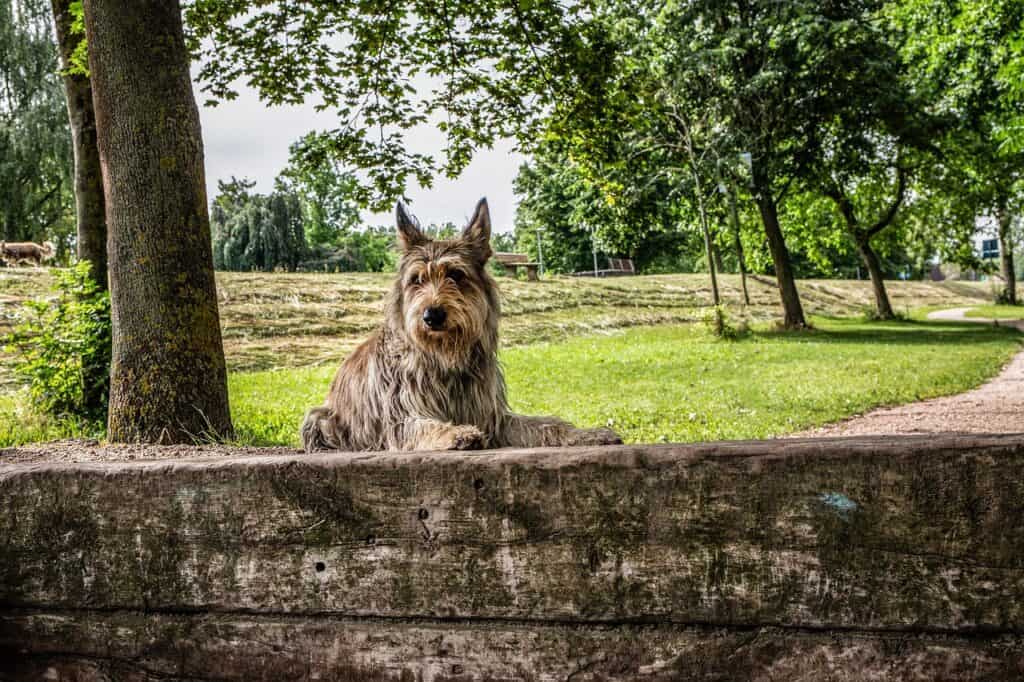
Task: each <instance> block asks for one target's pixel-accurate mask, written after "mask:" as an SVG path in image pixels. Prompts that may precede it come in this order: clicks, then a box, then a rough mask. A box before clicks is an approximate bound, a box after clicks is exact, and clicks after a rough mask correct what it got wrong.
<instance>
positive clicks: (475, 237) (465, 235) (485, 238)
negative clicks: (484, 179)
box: [462, 197, 491, 262]
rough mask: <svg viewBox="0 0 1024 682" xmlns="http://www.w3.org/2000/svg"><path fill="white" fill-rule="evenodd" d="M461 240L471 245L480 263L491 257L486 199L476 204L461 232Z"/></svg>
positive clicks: (489, 217) (488, 214) (489, 216)
mask: <svg viewBox="0 0 1024 682" xmlns="http://www.w3.org/2000/svg"><path fill="white" fill-rule="evenodd" d="M462 239H463V241H467V242H469V243H470V244H472V245H473V249H474V250H475V251H476V253H477V257H478V258H479V259H480V261H481V262H484V261H486V260H487V259H488V258H490V257H491V212H490V210H489V209H488V208H487V197H484V198H483V199H481V200H480V201H478V202H477V204H476V210H475V211H473V217H472V218H470V220H469V224H468V225H466V229H464V230H463V231H462Z"/></svg>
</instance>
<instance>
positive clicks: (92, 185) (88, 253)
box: [52, 0, 107, 290]
mask: <svg viewBox="0 0 1024 682" xmlns="http://www.w3.org/2000/svg"><path fill="white" fill-rule="evenodd" d="M52 4H53V18H54V23H55V25H56V29H57V46H58V48H59V50H60V62H61V68H62V69H63V70H64V74H63V78H64V94H65V96H66V97H67V104H68V120H69V121H70V123H71V144H72V148H73V150H74V155H75V215H76V217H77V226H78V239H77V242H78V259H79V260H86V261H89V263H91V264H92V270H91V274H92V278H93V279H94V280H95V281H96V283H97V284H98V285H99V286H100V288H102V289H104V290H106V288H107V218H106V214H105V204H104V198H103V175H102V173H101V171H100V152H99V148H98V147H97V146H96V114H95V112H94V111H93V104H92V85H91V84H90V83H89V78H88V76H85V75H83V74H71V73H68V69H69V68H70V67H71V55H72V53H73V52H74V51H75V46H76V45H77V43H78V40H79V39H84V37H82V36H77V35H74V34H73V33H72V32H71V22H72V19H73V17H72V16H71V10H70V5H71V0H53V3H52Z"/></svg>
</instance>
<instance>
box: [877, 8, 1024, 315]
mask: <svg viewBox="0 0 1024 682" xmlns="http://www.w3.org/2000/svg"><path fill="white" fill-rule="evenodd" d="M888 10H889V15H890V17H891V18H892V21H893V24H894V26H896V27H897V28H898V29H899V30H900V31H902V32H903V33H904V34H905V35H906V40H905V47H904V55H905V58H906V59H907V61H908V62H909V64H910V65H911V68H912V70H913V71H912V75H913V82H914V83H915V86H916V87H917V88H918V89H920V90H922V91H925V92H927V93H929V95H930V97H931V98H932V99H933V100H934V101H935V102H936V103H937V104H936V108H937V109H938V110H939V111H941V112H943V113H945V114H946V115H948V116H950V117H951V118H953V119H955V121H956V123H957V125H956V127H955V128H954V129H953V130H952V131H951V132H950V134H948V135H946V136H944V137H943V138H942V139H940V140H937V144H938V145H939V147H940V148H941V150H942V154H943V166H945V168H944V169H942V170H941V171H940V172H939V176H940V181H939V183H938V189H940V190H941V189H942V188H944V187H949V189H950V190H951V191H953V192H954V193H955V194H956V195H957V196H953V197H951V198H950V201H951V202H952V203H955V204H958V205H959V206H961V207H963V206H964V205H965V204H973V205H974V206H975V207H976V208H975V210H977V211H978V213H977V215H978V216H980V215H986V216H988V217H991V218H992V219H994V221H995V223H996V226H997V235H998V238H999V240H1000V252H1001V256H1002V259H1001V270H1002V273H1003V277H1004V280H1005V286H1004V290H1003V294H1002V297H1003V299H1004V300H1006V301H1007V302H1011V303H1016V301H1017V292H1016V267H1015V263H1014V253H1013V243H1014V239H1013V234H1012V226H1013V224H1014V214H1017V213H1019V210H1020V207H1021V205H1022V203H1024V201H1022V200H1024V196H1022V193H1024V187H1022V185H1024V175H1022V171H1021V168H1022V166H1024V113H1022V111H1024V86H1022V85H1021V83H1020V78H1019V76H1021V75H1024V3H1021V2H1019V1H1017V0H956V1H953V2H947V1H946V0H902V2H899V3H893V4H891V5H890V6H889V8H888ZM951 177H952V178H956V180H955V181H954V182H952V183H951V182H949V179H950V178H951Z"/></svg>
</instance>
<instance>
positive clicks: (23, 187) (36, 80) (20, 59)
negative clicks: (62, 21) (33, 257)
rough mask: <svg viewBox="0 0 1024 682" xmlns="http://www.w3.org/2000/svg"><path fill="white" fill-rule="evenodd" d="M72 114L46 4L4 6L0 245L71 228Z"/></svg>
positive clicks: (31, 1) (64, 236)
mask: <svg viewBox="0 0 1024 682" xmlns="http://www.w3.org/2000/svg"><path fill="white" fill-rule="evenodd" d="M71 154H72V152H71V143H70V135H69V133H68V114H67V109H66V108H65V106H64V92H63V89H62V86H61V78H60V75H59V62H58V56H57V50H56V49H55V47H54V39H53V24H52V19H51V10H50V4H49V2H47V1H46V0H0V239H3V240H8V241H22V240H35V241H43V240H46V239H50V240H52V241H54V242H56V243H57V245H58V250H59V254H58V255H63V253H64V252H65V251H66V248H67V245H68V243H69V241H70V233H71V231H72V229H73V224H72V222H71V211H72V201H73V198H72V182H71V167H72V161H71V158H72V156H71Z"/></svg>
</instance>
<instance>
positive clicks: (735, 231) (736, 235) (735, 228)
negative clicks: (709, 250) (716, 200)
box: [729, 188, 750, 305]
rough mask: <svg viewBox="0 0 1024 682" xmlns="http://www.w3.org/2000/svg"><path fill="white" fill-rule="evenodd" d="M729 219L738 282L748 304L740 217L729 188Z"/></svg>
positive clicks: (745, 264) (734, 196)
mask: <svg viewBox="0 0 1024 682" xmlns="http://www.w3.org/2000/svg"><path fill="white" fill-rule="evenodd" d="M729 219H730V221H731V222H732V235H733V239H734V240H735V242H736V260H737V262H738V263H739V267H740V284H741V285H742V286H743V303H744V304H745V305H750V294H749V293H748V292H747V263H746V260H745V258H744V256H743V241H742V240H741V239H740V218H739V215H738V213H737V211H736V195H735V194H733V191H732V188H730V189H729Z"/></svg>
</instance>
